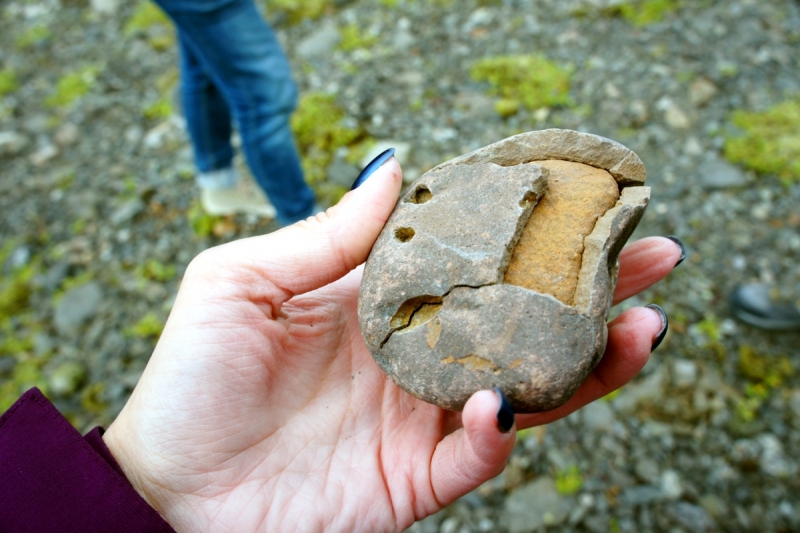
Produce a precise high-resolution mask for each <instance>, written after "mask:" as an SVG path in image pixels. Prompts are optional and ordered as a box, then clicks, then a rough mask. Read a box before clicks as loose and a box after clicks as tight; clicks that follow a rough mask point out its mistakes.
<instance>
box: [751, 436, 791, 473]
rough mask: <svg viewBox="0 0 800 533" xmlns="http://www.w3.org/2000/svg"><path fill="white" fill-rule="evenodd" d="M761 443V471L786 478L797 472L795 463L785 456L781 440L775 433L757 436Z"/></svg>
mask: <svg viewBox="0 0 800 533" xmlns="http://www.w3.org/2000/svg"><path fill="white" fill-rule="evenodd" d="M758 443H759V444H761V458H760V464H761V471H762V472H764V473H765V474H767V475H768V476H772V477H777V478H788V477H790V476H794V475H795V473H797V465H795V464H794V463H793V462H792V461H790V460H789V458H788V457H786V454H785V453H784V451H783V445H782V444H781V441H779V440H778V438H777V437H776V436H775V435H770V434H765V435H761V436H759V438H758Z"/></svg>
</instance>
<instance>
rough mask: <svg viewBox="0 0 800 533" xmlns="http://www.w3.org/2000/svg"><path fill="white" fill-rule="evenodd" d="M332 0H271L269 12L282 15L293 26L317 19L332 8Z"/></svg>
mask: <svg viewBox="0 0 800 533" xmlns="http://www.w3.org/2000/svg"><path fill="white" fill-rule="evenodd" d="M333 5H334V2H333V1H332V0H269V2H267V12H268V13H270V14H276V13H282V14H284V15H285V16H286V17H287V19H288V20H289V22H290V23H291V24H296V23H298V22H301V21H303V20H305V19H312V20H313V19H317V18H319V17H321V16H322V14H323V13H325V11H326V9H328V7H332V6H333Z"/></svg>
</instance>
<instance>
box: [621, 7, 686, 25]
mask: <svg viewBox="0 0 800 533" xmlns="http://www.w3.org/2000/svg"><path fill="white" fill-rule="evenodd" d="M680 6H681V2H680V1H679V0H632V1H629V2H627V3H625V4H622V5H621V6H619V7H618V8H617V9H618V10H619V14H620V15H622V18H624V19H625V20H627V21H628V22H630V23H631V24H632V25H634V26H637V27H640V28H641V27H644V26H647V25H649V24H654V23H656V22H660V21H661V20H662V19H663V18H664V17H665V16H666V15H668V14H670V13H672V12H673V11H675V10H677V9H678V8H679V7H680Z"/></svg>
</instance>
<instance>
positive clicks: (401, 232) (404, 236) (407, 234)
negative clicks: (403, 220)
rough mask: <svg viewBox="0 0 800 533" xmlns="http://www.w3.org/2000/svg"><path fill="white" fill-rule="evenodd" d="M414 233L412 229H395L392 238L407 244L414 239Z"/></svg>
mask: <svg viewBox="0 0 800 533" xmlns="http://www.w3.org/2000/svg"><path fill="white" fill-rule="evenodd" d="M414 235H416V232H415V231H414V229H413V228H397V229H396V230H394V238H395V239H397V240H398V241H400V242H408V241H410V240H411V239H413V238H414Z"/></svg>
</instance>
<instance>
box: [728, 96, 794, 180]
mask: <svg viewBox="0 0 800 533" xmlns="http://www.w3.org/2000/svg"><path fill="white" fill-rule="evenodd" d="M730 120H731V122H732V123H733V124H734V125H735V126H736V127H737V128H739V130H740V131H741V134H734V135H730V136H727V137H726V139H725V157H726V158H728V159H729V160H730V161H733V162H734V163H741V164H742V165H744V166H746V167H747V168H750V169H752V170H755V171H756V172H758V173H760V174H775V175H776V176H778V178H780V179H781V181H783V182H784V183H785V184H786V185H789V184H790V183H791V182H793V181H800V97H798V98H796V99H794V100H787V101H785V102H782V103H780V104H777V105H775V106H773V107H771V108H770V109H767V110H766V111H763V112H761V113H755V112H748V111H734V112H733V113H732V114H731V117H730Z"/></svg>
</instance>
